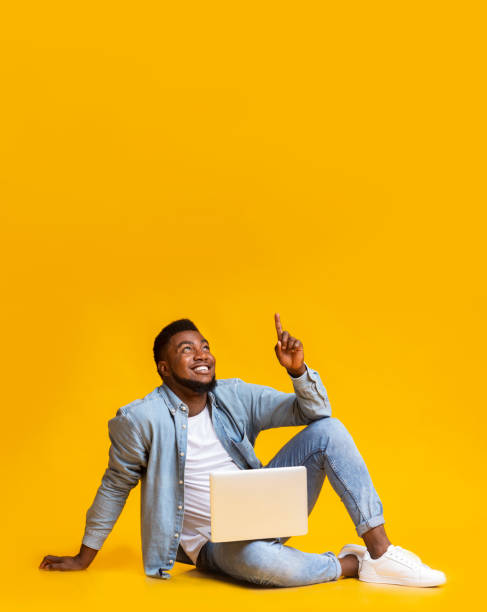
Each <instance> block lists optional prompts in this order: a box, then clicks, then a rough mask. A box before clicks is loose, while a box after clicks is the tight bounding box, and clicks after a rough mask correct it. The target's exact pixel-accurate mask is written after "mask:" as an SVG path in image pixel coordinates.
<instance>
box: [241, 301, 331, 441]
mask: <svg viewBox="0 0 487 612" xmlns="http://www.w3.org/2000/svg"><path fill="white" fill-rule="evenodd" d="M274 321H275V325H276V332H277V344H276V345H275V347H274V350H275V352H276V357H277V359H278V361H279V363H280V364H281V365H282V366H283V367H284V368H286V370H287V373H288V374H289V376H290V377H291V380H292V382H293V385H294V391H295V393H283V392H281V391H276V389H273V388H272V387H266V386H263V385H254V384H251V383H244V382H243V381H241V380H240V381H239V385H240V392H241V394H242V395H243V399H244V402H245V403H246V404H247V405H250V416H251V420H252V428H253V431H254V435H257V434H258V432H259V431H261V430H262V429H269V428H271V427H285V426H287V425H308V423H311V422H312V421H316V420H317V419H322V418H323V417H329V416H331V406H330V402H329V401H328V395H327V393H326V389H325V387H324V386H323V383H322V382H321V378H320V375H319V374H318V372H316V371H315V370H311V369H310V368H309V367H308V366H307V365H306V364H305V362H304V348H303V343H302V342H301V340H298V339H297V338H294V337H293V336H291V335H290V334H289V332H287V331H283V330H282V325H281V318H280V316H279V313H277V312H276V313H275V315H274Z"/></svg>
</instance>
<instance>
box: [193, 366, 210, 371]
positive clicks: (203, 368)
mask: <svg viewBox="0 0 487 612" xmlns="http://www.w3.org/2000/svg"><path fill="white" fill-rule="evenodd" d="M208 370H209V368H208V367H207V366H199V367H198V368H195V369H194V371H195V372H208Z"/></svg>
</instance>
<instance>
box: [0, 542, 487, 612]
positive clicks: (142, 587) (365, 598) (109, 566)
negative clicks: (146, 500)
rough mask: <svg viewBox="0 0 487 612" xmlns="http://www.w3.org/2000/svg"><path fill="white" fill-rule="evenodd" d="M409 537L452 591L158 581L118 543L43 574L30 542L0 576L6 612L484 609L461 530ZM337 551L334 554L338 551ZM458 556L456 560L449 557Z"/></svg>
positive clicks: (189, 571)
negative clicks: (80, 566)
mask: <svg viewBox="0 0 487 612" xmlns="http://www.w3.org/2000/svg"><path fill="white" fill-rule="evenodd" d="M409 535H410V537H411V536H414V539H415V540H416V543H415V546H414V550H415V552H417V553H419V554H420V556H421V557H422V558H423V560H425V561H427V562H428V563H429V564H431V565H432V566H433V567H438V568H441V569H442V570H444V571H445V573H446V574H447V578H448V582H447V584H445V585H443V586H441V587H435V588H423V589H421V588H410V587H399V586H392V585H375V584H366V583H362V582H360V581H358V580H354V579H340V580H339V581H336V582H329V583H325V584H318V585H311V586H303V587H299V588H285V589H270V588H264V587H254V586H251V585H249V586H247V585H244V584H241V583H237V582H236V581H234V580H232V579H231V578H228V579H227V578H223V577H222V578H220V577H210V576H208V575H207V574H203V573H201V572H198V570H196V569H195V568H193V567H190V566H187V565H183V564H176V567H175V569H174V571H173V572H172V578H171V579H170V580H166V581H160V580H155V579H151V578H148V577H146V576H145V575H144V573H143V571H142V566H141V558H140V553H139V551H138V550H137V548H136V546H123V545H122V546H121V545H118V544H117V545H114V546H109V545H108V544H107V549H106V550H105V551H104V552H103V554H102V553H101V552H100V553H99V554H98V557H97V558H96V559H95V561H94V562H93V564H92V566H91V567H90V568H89V569H88V570H86V571H82V572H69V573H68V572H46V571H41V570H38V569H37V566H36V564H37V563H38V561H39V559H40V557H41V556H42V555H41V550H40V549H38V550H36V546H35V544H34V543H33V545H32V546H31V549H30V550H29V551H24V554H18V555H15V554H14V555H11V552H12V551H5V550H4V556H8V557H9V558H10V559H9V561H8V562H7V563H6V564H5V565H6V567H5V568H4V569H3V571H2V579H3V580H2V582H3V583H4V587H2V588H3V596H4V597H5V599H6V607H5V608H4V609H6V610H14V609H15V610H17V609H21V610H33V611H34V610H36V611H40V610H50V611H53V610H70V611H73V612H74V611H77V610H83V611H84V612H86V611H90V612H92V611H93V612H94V611H95V610H115V609H116V610H135V609H137V610H141V609H159V607H164V609H168V608H167V606H168V605H173V606H175V608H173V609H182V610H193V609H197V610H199V611H202V610H209V611H210V610H211V612H216V611H218V610H229V609H230V610H232V612H233V611H234V610H237V609H238V610H250V611H252V612H253V611H256V610H259V611H265V612H270V611H271V610H284V609H286V610H287V609H289V610H291V609H298V608H303V607H308V609H311V608H312V607H313V606H314V607H315V608H316V609H321V607H322V606H327V607H330V606H333V609H335V610H337V609H338V610H349V609H355V608H356V607H358V606H360V607H361V609H370V610H372V609H374V610H410V609H413V607H417V606H418V605H419V606H420V607H421V610H433V609H441V610H447V609H448V610H458V609H460V608H465V609H466V608H468V607H470V606H475V605H476V604H480V603H481V601H482V598H483V597H482V593H483V591H484V583H483V581H482V576H481V570H480V571H477V573H476V572H475V570H474V566H475V565H476V566H477V567H481V565H482V564H483V561H482V558H481V557H480V558H479V561H478V562H477V563H475V562H474V561H473V559H470V560H469V563H471V564H472V568H469V567H468V566H467V560H466V557H465V556H464V554H463V553H462V552H461V549H462V548H464V547H465V543H469V542H471V541H473V540H471V539H470V538H465V533H464V532H460V530H459V531H457V532H455V531H453V532H449V533H448V537H446V535H447V534H445V533H442V534H440V533H437V532H434V531H432V530H429V532H428V534H427V533H426V532H424V533H421V532H420V531H417V532H415V533H410V534H409ZM338 537H339V536H338V534H336V535H335V536H334V537H333V538H332V539H333V540H336V541H338V540H337V539H336V538H338ZM423 539H424V542H423V544H421V543H420V542H421V540H423ZM450 540H451V541H450ZM355 541H358V540H355ZM411 541H412V538H411V539H410V542H411ZM329 543H330V542H329ZM398 543H399V542H398ZM401 543H403V542H401ZM290 544H292V540H291V541H290ZM329 548H330V549H334V547H333V546H331V547H329ZM335 548H336V550H335V551H336V552H337V551H338V547H335ZM315 549H317V548H315ZM327 549H328V548H327ZM454 550H456V551H457V552H456V554H452V551H454ZM480 554H481V552H480V553H479V555H480ZM13 585H15V586H13ZM12 586H13V588H12ZM176 606H177V608H176Z"/></svg>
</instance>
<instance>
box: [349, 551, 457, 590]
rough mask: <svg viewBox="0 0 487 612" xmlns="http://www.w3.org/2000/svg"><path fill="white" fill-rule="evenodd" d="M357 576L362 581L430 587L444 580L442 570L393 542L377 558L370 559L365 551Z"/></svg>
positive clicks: (442, 582)
mask: <svg viewBox="0 0 487 612" xmlns="http://www.w3.org/2000/svg"><path fill="white" fill-rule="evenodd" d="M358 577H359V580H362V581H363V582H380V583H383V584H401V585H403V586H413V587H432V586H438V585H440V584H444V583H445V582H446V576H445V574H444V573H443V572H440V570H435V569H431V567H428V566H427V565H426V564H425V563H423V562H422V561H421V559H420V558H419V557H418V555H415V554H414V553H412V552H411V551H410V550H406V549H405V548H401V547H400V546H394V545H393V544H390V545H389V548H388V549H387V550H386V552H385V553H384V554H383V555H382V556H381V557H379V558H378V559H372V558H371V556H370V554H369V552H368V551H365V553H364V556H363V558H362V561H359V574H358Z"/></svg>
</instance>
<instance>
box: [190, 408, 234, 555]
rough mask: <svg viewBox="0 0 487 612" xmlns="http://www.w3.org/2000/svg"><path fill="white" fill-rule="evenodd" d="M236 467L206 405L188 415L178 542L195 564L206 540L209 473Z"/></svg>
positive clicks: (208, 521) (208, 520) (208, 512)
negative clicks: (224, 446)
mask: <svg viewBox="0 0 487 612" xmlns="http://www.w3.org/2000/svg"><path fill="white" fill-rule="evenodd" d="M239 469H240V468H239V467H238V466H237V464H236V463H235V462H234V461H233V460H232V458H231V457H230V455H229V454H228V453H227V451H226V450H225V449H224V448H223V446H222V443H221V442H220V440H219V439H218V438H217V435H216V433H215V430H214V428H213V423H212V422H211V417H210V412H209V410H208V407H207V406H205V408H204V410H202V411H201V412H200V413H199V414H197V415H195V416H192V417H189V418H188V444H187V448H186V462H185V467H184V517H183V528H182V532H181V540H180V543H181V546H182V548H183V550H184V552H185V553H186V554H187V555H188V557H189V558H190V559H191V560H192V561H193V563H195V564H196V559H197V558H198V553H199V552H200V549H201V547H202V546H203V545H204V544H205V542H207V541H208V537H207V536H205V535H203V534H204V533H209V532H210V525H211V521H210V472H217V471H230V470H239ZM199 530H201V531H202V532H203V534H202V533H201V532H200V531H199Z"/></svg>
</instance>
